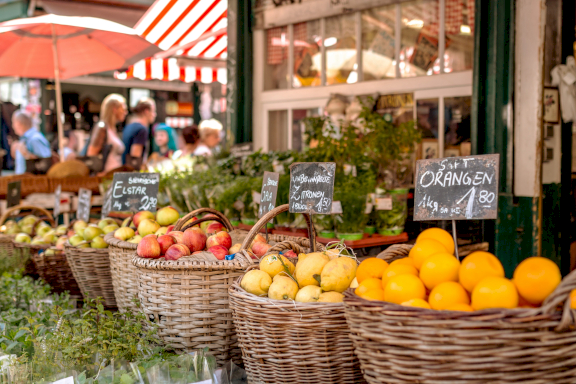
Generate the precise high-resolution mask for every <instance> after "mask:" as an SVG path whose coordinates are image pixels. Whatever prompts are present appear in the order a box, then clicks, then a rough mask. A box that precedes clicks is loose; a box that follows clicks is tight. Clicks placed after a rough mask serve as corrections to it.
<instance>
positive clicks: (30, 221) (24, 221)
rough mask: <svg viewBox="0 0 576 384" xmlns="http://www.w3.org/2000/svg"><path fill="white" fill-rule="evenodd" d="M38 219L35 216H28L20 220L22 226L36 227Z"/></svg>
mask: <svg viewBox="0 0 576 384" xmlns="http://www.w3.org/2000/svg"><path fill="white" fill-rule="evenodd" d="M37 220H38V218H37V217H36V216H34V215H28V216H26V217H25V218H23V219H22V220H20V225H34V223H35V222H36V221H37Z"/></svg>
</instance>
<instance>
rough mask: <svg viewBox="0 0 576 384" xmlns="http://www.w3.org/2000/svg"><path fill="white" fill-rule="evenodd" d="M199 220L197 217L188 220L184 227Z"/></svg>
mask: <svg viewBox="0 0 576 384" xmlns="http://www.w3.org/2000/svg"><path fill="white" fill-rule="evenodd" d="M196 220H198V218H197V217H196V216H194V217H193V218H191V219H190V220H188V221H187V222H185V223H184V225H183V226H184V227H185V226H186V225H188V224H190V223H193V222H194V221H196Z"/></svg>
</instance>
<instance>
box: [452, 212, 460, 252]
mask: <svg viewBox="0 0 576 384" xmlns="http://www.w3.org/2000/svg"><path fill="white" fill-rule="evenodd" d="M452 236H453V237H454V255H456V258H457V259H458V261H460V256H458V235H457V234H456V220H452Z"/></svg>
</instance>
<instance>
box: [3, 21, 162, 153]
mask: <svg viewBox="0 0 576 384" xmlns="http://www.w3.org/2000/svg"><path fill="white" fill-rule="evenodd" d="M159 51H160V49H159V48H158V47H157V46H155V45H153V44H151V43H149V42H148V41H146V40H145V39H144V38H142V37H140V36H138V35H137V34H136V32H135V31H134V30H133V29H132V28H128V27H125V26H123V25H121V24H117V23H114V22H112V21H108V20H103V19H97V18H93V17H71V16H58V15H44V16H39V17H31V18H25V19H16V20H10V21H6V22H4V23H0V76H19V77H29V78H44V79H52V78H53V79H54V80H55V83H56V108H57V112H58V113H57V115H56V116H57V117H58V118H57V119H56V120H57V122H58V141H59V145H60V153H61V160H62V161H63V157H62V155H63V152H64V151H63V150H62V147H63V143H64V139H63V131H62V120H61V118H60V117H61V115H62V93H61V90H60V79H67V78H71V77H75V76H81V75H87V74H90V73H96V72H103V71H110V70H115V69H120V68H126V67H128V66H130V65H132V64H134V63H135V62H137V61H138V60H140V59H143V58H146V57H150V56H153V55H154V54H156V53H157V52H159Z"/></svg>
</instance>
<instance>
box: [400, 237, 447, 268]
mask: <svg viewBox="0 0 576 384" xmlns="http://www.w3.org/2000/svg"><path fill="white" fill-rule="evenodd" d="M440 252H443V253H445V252H446V247H444V246H443V245H442V243H440V242H438V241H436V240H434V239H422V240H420V241H418V242H416V244H414V246H413V247H412V249H411V250H410V253H409V254H408V256H410V258H411V259H412V261H413V262H414V266H415V267H416V268H417V269H420V267H421V266H422V263H423V262H424V260H426V259H427V258H428V257H430V256H432V255H434V254H436V253H440Z"/></svg>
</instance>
